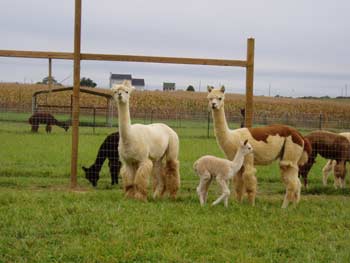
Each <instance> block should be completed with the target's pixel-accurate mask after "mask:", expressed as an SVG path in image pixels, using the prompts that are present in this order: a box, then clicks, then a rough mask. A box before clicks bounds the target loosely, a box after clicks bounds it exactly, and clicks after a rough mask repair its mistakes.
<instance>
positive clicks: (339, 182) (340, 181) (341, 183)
mask: <svg viewBox="0 0 350 263" xmlns="http://www.w3.org/2000/svg"><path fill="white" fill-rule="evenodd" d="M339 135H341V136H344V137H345V138H347V139H348V141H349V142H350V132H342V133H339ZM336 164H337V162H336V161H335V160H328V162H327V163H326V165H325V166H324V167H323V169H322V174H323V185H324V186H326V185H327V181H328V175H329V173H330V172H332V171H333V174H335V172H334V169H335V166H336ZM345 166H346V164H345ZM344 169H345V173H346V167H345V168H344ZM345 176H346V174H345ZM345 176H344V177H343V178H342V177H335V178H334V188H335V189H337V188H338V187H340V188H344V187H345Z"/></svg>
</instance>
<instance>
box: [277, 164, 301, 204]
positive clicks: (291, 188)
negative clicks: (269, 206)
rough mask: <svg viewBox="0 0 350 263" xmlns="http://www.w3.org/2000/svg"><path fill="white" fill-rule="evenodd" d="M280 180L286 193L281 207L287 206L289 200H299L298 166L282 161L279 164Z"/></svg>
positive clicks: (297, 201) (296, 201)
mask: <svg viewBox="0 0 350 263" xmlns="http://www.w3.org/2000/svg"><path fill="white" fill-rule="evenodd" d="M280 169H281V174H282V181H283V183H284V185H285V186H286V194H285V196H284V200H283V204H282V208H287V207H288V205H289V202H294V203H295V204H297V203H299V201H300V191H301V183H300V180H299V178H298V167H297V165H292V164H289V165H288V164H287V162H286V161H284V162H283V163H282V164H280Z"/></svg>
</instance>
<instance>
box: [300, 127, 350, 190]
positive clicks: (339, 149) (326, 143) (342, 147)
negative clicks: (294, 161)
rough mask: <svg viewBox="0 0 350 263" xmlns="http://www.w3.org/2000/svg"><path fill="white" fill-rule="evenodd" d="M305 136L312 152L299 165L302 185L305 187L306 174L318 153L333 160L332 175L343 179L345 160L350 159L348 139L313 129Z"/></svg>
mask: <svg viewBox="0 0 350 263" xmlns="http://www.w3.org/2000/svg"><path fill="white" fill-rule="evenodd" d="M305 138H306V139H307V140H308V141H309V142H310V144H311V146H312V153H311V155H310V156H309V159H308V162H307V163H306V164H304V165H302V166H300V167H299V168H300V169H299V174H300V176H301V177H303V179H304V186H305V187H307V184H308V182H307V175H308V173H309V171H310V169H311V167H312V166H313V164H314V163H315V159H316V157H317V155H318V154H319V155H321V156H322V157H324V158H326V159H332V160H335V161H336V164H335V166H334V176H335V178H336V179H338V178H339V179H341V180H344V178H345V174H346V170H345V164H346V161H350V143H349V141H348V139H347V138H345V137H344V136H341V135H339V134H336V133H332V132H327V131H314V132H311V133H310V134H308V135H306V136H305Z"/></svg>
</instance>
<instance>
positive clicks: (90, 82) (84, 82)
mask: <svg viewBox="0 0 350 263" xmlns="http://www.w3.org/2000/svg"><path fill="white" fill-rule="evenodd" d="M80 86H84V87H91V88H95V87H96V86H97V84H96V83H95V82H94V81H93V80H92V79H90V78H85V77H83V78H81V79H80Z"/></svg>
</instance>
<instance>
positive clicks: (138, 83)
mask: <svg viewBox="0 0 350 263" xmlns="http://www.w3.org/2000/svg"><path fill="white" fill-rule="evenodd" d="M124 80H130V81H131V83H132V85H133V86H134V87H135V88H136V89H137V90H141V91H142V90H144V89H145V80H144V79H134V78H132V76H131V74H112V73H111V75H110V77H109V88H112V86H113V85H114V84H121V83H122V82H123V81H124Z"/></svg>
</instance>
